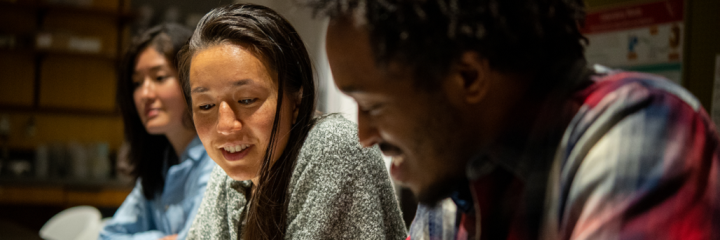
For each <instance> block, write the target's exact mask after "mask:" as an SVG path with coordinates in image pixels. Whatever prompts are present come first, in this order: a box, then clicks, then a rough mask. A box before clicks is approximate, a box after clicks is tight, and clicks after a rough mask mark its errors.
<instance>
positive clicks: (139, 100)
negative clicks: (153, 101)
mask: <svg viewBox="0 0 720 240" xmlns="http://www.w3.org/2000/svg"><path fill="white" fill-rule="evenodd" d="M133 101H134V102H135V109H136V110H137V112H138V115H139V116H140V119H141V120H143V122H144V119H145V116H144V115H145V114H143V112H144V111H145V104H144V103H143V101H142V97H141V96H140V94H139V93H138V91H134V92H133Z"/></svg>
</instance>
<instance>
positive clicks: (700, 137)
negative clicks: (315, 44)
mask: <svg viewBox="0 0 720 240" xmlns="http://www.w3.org/2000/svg"><path fill="white" fill-rule="evenodd" d="M301 1H302V2H303V3H302V4H304V5H305V6H309V7H310V8H312V9H314V10H315V14H316V15H320V16H328V17H330V24H329V26H328V31H327V39H326V49H327V54H328V59H329V63H330V66H331V69H332V73H333V77H334V81H335V84H336V85H337V86H338V87H339V89H340V90H341V91H343V92H344V93H345V94H347V95H349V96H350V97H352V98H354V99H355V100H356V101H357V104H358V109H359V110H358V127H359V140H360V142H361V143H362V144H363V145H365V146H372V145H375V144H377V145H379V147H380V148H381V150H382V151H383V152H384V153H385V154H386V155H389V156H392V157H393V164H392V166H391V174H392V176H393V178H395V179H396V180H397V181H399V182H401V183H403V184H404V185H405V186H407V187H409V188H410V189H411V190H412V191H413V193H414V194H415V196H416V197H417V199H418V200H419V201H420V202H421V205H420V206H419V208H418V213H417V215H416V218H415V221H414V222H413V224H412V226H411V229H410V237H409V239H718V238H720V235H719V234H718V231H720V214H718V213H719V212H718V210H719V208H718V203H720V202H719V201H720V191H719V190H720V188H719V183H720V182H718V170H719V168H720V165H718V160H719V158H718V157H719V155H718V153H719V151H718V150H720V149H719V148H718V136H717V133H716V130H715V126H714V125H713V124H712V121H711V120H710V118H709V117H708V115H707V113H706V112H705V110H704V109H703V108H702V106H701V105H700V103H699V102H698V100H697V99H696V98H695V97H694V96H692V94H690V93H689V92H687V91H686V90H684V89H683V88H681V87H679V86H677V85H675V84H673V83H671V82H669V81H667V80H666V79H663V78H661V77H658V76H655V75H648V74H641V73H634V72H622V71H615V70H610V69H607V68H604V67H602V66H593V67H590V66H587V62H586V61H585V56H584V53H583V51H584V47H585V45H587V44H588V43H587V40H586V39H585V38H584V37H583V36H582V34H581V33H580V30H579V29H580V26H581V25H582V23H583V19H584V16H585V14H584V5H583V1H582V0H301Z"/></svg>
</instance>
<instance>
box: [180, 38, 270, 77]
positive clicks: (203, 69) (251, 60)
mask: <svg viewBox="0 0 720 240" xmlns="http://www.w3.org/2000/svg"><path fill="white" fill-rule="evenodd" d="M273 76H274V74H273V72H272V71H271V70H270V69H269V68H268V65H267V64H266V63H265V61H263V60H262V59H261V57H260V55H259V54H256V53H254V52H253V51H251V50H250V49H249V48H247V47H245V46H241V45H236V44H231V43H221V44H217V45H214V46H210V47H208V48H205V49H203V50H200V51H198V52H197V53H196V54H195V55H194V56H193V57H192V60H191V64H190V72H189V77H190V79H189V80H190V85H191V86H194V85H197V84H203V85H207V84H213V83H225V82H228V81H232V82H236V81H238V80H244V79H250V80H253V81H259V82H263V83H266V84H268V85H273V81H274V77H273Z"/></svg>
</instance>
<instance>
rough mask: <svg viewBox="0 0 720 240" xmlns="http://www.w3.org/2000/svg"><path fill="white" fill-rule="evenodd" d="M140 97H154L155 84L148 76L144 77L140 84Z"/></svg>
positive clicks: (145, 98)
mask: <svg viewBox="0 0 720 240" xmlns="http://www.w3.org/2000/svg"><path fill="white" fill-rule="evenodd" d="M140 97H141V99H143V100H149V99H155V84H153V82H152V81H151V80H150V79H149V78H145V79H144V80H143V82H142V85H140Z"/></svg>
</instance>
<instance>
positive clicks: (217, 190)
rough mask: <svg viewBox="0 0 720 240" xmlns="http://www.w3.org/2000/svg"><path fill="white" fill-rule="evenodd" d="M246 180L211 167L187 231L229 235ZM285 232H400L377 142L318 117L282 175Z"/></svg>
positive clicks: (240, 218)
mask: <svg viewBox="0 0 720 240" xmlns="http://www.w3.org/2000/svg"><path fill="white" fill-rule="evenodd" d="M251 186H252V182H250V181H249V180H248V181H235V180H233V179H231V178H230V177H228V176H227V174H225V172H224V171H223V170H222V169H221V168H220V167H217V166H216V167H215V169H214V170H213V173H212V174H211V176H210V181H209V182H208V186H207V190H206V191H205V196H204V199H203V202H202V204H201V205H200V209H199V210H198V212H197V217H196V218H195V221H194V222H193V225H192V227H191V228H190V232H189V234H188V239H213V240H214V239H223V240H225V239H227V240H237V239H238V236H241V235H242V234H241V233H242V231H243V227H244V221H245V217H246V213H247V205H248V200H249V199H247V198H246V197H245V196H246V192H247V191H250V189H251ZM288 194H289V197H290V202H289V205H288V213H287V214H288V215H287V217H288V228H287V232H286V233H285V239H405V238H406V237H407V233H406V230H405V225H404V222H403V220H402V216H401V213H400V209H399V207H398V203H397V199H396V197H395V194H394V193H393V189H392V185H391V183H390V179H389V177H388V174H387V170H386V169H385V166H384V164H383V161H382V158H381V156H380V151H379V150H378V149H377V147H373V148H362V147H361V146H360V145H359V144H358V141H357V127H356V126H355V124H353V123H352V122H350V121H348V120H346V119H344V118H343V117H341V116H339V115H329V116H325V117H323V118H321V119H320V120H319V121H318V122H317V124H316V125H315V126H314V127H313V129H312V130H310V133H309V134H308V137H307V139H306V140H305V143H304V145H303V147H302V149H301V150H300V154H299V156H298V159H297V163H296V166H295V169H294V171H293V174H292V178H291V180H290V184H289V189H288Z"/></svg>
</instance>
